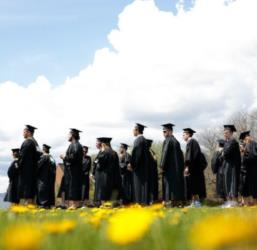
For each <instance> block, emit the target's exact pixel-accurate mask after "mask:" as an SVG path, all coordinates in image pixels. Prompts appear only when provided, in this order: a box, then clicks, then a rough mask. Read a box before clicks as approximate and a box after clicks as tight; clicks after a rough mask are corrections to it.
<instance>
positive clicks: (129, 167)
mask: <svg viewBox="0 0 257 250" xmlns="http://www.w3.org/2000/svg"><path fill="white" fill-rule="evenodd" d="M127 169H128V171H131V172H132V171H133V168H132V166H131V164H130V163H129V164H128V167H127Z"/></svg>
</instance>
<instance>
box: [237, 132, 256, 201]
mask: <svg viewBox="0 0 257 250" xmlns="http://www.w3.org/2000/svg"><path fill="white" fill-rule="evenodd" d="M240 140H242V141H243V143H244V145H245V147H244V148H243V159H242V166H243V168H244V171H243V173H241V174H242V175H244V178H242V179H243V180H244V182H243V183H242V184H241V185H242V189H243V190H242V195H243V196H244V197H247V198H251V199H253V200H252V201H251V200H249V201H248V204H245V205H256V204H257V203H256V199H257V142H256V141H254V140H253V139H252V137H251V135H250V131H245V132H243V133H241V135H240Z"/></svg>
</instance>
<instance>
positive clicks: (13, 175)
mask: <svg viewBox="0 0 257 250" xmlns="http://www.w3.org/2000/svg"><path fill="white" fill-rule="evenodd" d="M19 153H20V149H19V148H14V149H12V156H13V162H12V163H11V165H10V167H9V168H8V171H7V175H8V177H9V186H8V189H7V192H6V195H5V197H4V201H6V202H10V203H13V204H19V202H20V199H19V193H18V182H19V165H18V159H19Z"/></svg>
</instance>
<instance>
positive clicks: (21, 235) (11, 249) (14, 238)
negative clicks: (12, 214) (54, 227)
mask: <svg viewBox="0 0 257 250" xmlns="http://www.w3.org/2000/svg"><path fill="white" fill-rule="evenodd" d="M43 236H44V235H43V233H42V231H41V230H40V228H39V227H38V226H37V225H34V224H18V225H12V226H10V227H9V228H7V229H6V231H5V232H4V234H3V236H2V240H1V241H2V245H3V247H4V249H6V250H34V249H37V248H38V247H39V245H40V243H41V241H42V239H43Z"/></svg>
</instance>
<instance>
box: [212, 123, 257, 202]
mask: <svg viewBox="0 0 257 250" xmlns="http://www.w3.org/2000/svg"><path fill="white" fill-rule="evenodd" d="M234 132H236V128H235V126H234V125H225V126H224V139H221V140H218V149H217V151H216V152H215V153H214V155H213V158H212V165H211V166H212V171H213V173H214V174H216V193H217V195H218V197H219V198H220V199H221V200H222V201H223V202H224V204H223V207H233V206H237V205H238V203H239V202H240V203H241V204H243V205H256V204H257V142H255V141H254V140H253V138H252V137H251V135H250V131H245V132H242V133H241V134H240V137H239V142H237V140H236V139H235V138H234V136H233V133H234ZM239 196H241V197H242V200H241V201H240V200H239V199H238V197H239Z"/></svg>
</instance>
